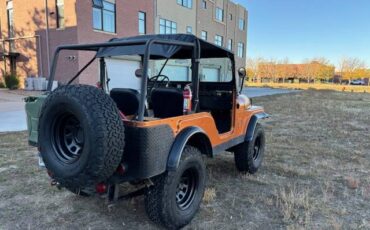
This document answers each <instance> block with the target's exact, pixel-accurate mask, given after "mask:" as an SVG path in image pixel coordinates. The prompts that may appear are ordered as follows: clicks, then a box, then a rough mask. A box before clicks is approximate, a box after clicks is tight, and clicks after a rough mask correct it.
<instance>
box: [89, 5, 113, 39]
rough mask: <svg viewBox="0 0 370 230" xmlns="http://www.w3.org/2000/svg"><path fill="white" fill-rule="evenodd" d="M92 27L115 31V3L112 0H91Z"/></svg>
mask: <svg viewBox="0 0 370 230" xmlns="http://www.w3.org/2000/svg"><path fill="white" fill-rule="evenodd" d="M93 27H94V29H96V30H102V31H106V32H110V33H115V32H116V4H115V1H114V0H93Z"/></svg>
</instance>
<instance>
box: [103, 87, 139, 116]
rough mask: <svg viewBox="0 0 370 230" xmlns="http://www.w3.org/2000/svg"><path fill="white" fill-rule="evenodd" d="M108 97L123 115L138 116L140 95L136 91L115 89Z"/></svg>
mask: <svg viewBox="0 0 370 230" xmlns="http://www.w3.org/2000/svg"><path fill="white" fill-rule="evenodd" d="M110 97H111V98H112V99H113V101H114V102H116V104H117V107H118V109H119V110H120V111H121V112H122V113H123V114H124V115H137V114H138V111H139V102H140V93H139V92H138V91H137V90H134V89H122V88H115V89H112V90H111V91H110Z"/></svg>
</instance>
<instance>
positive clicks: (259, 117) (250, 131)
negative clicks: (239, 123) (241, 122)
mask: <svg viewBox="0 0 370 230" xmlns="http://www.w3.org/2000/svg"><path fill="white" fill-rule="evenodd" d="M269 117H270V115H269V114H267V113H265V112H260V113H256V114H253V116H252V117H251V119H250V121H249V124H248V128H247V132H246V134H245V139H244V140H245V141H251V140H252V139H253V135H254V130H255V129H256V126H257V123H258V121H259V120H262V119H266V118H269Z"/></svg>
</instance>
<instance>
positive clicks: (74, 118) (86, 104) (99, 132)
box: [38, 85, 124, 194]
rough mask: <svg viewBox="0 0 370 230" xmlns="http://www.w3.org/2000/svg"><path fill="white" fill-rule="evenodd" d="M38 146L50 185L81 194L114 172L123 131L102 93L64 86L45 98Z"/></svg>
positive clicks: (104, 94) (113, 109) (117, 163)
mask: <svg viewBox="0 0 370 230" xmlns="http://www.w3.org/2000/svg"><path fill="white" fill-rule="evenodd" d="M38 143H39V145H40V146H39V147H40V152H41V156H42V158H43V160H44V162H45V166H46V168H47V169H48V171H49V172H50V174H51V176H52V177H53V179H55V180H56V181H58V182H59V183H60V184H61V185H62V186H64V187H66V188H67V189H68V190H70V191H72V192H74V193H77V191H79V193H80V194H81V189H80V188H88V187H94V186H95V184H96V183H99V182H102V181H104V180H106V179H107V178H108V177H110V176H111V175H112V174H113V173H114V171H115V170H116V169H117V167H118V165H119V163H120V161H121V159H122V155H123V148H124V126H123V123H122V121H121V119H120V116H119V112H118V109H117V107H116V105H115V103H114V102H113V100H112V99H111V98H110V97H109V96H108V95H107V94H106V93H104V91H102V90H101V89H98V88H96V87H93V86H87V85H67V86H62V87H59V88H58V89H56V90H55V91H53V92H51V93H50V95H49V96H48V97H47V98H46V100H45V103H44V105H43V107H42V109H41V116H40V119H39V140H38ZM82 191H83V190H82Z"/></svg>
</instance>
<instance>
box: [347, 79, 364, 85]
mask: <svg viewBox="0 0 370 230" xmlns="http://www.w3.org/2000/svg"><path fill="white" fill-rule="evenodd" d="M350 84H351V85H365V81H363V80H352V81H351V83H350Z"/></svg>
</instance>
